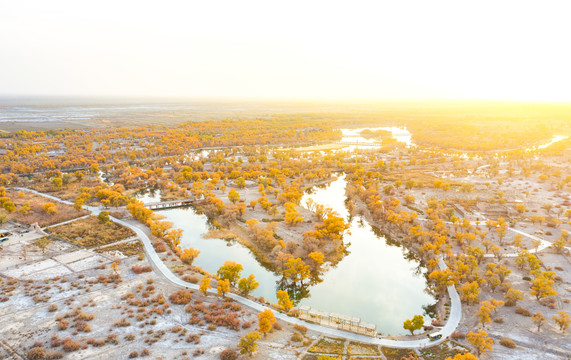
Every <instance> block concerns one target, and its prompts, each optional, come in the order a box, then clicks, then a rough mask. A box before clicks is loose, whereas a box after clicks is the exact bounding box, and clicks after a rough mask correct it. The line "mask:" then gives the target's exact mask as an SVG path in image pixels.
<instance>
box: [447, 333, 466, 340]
mask: <svg viewBox="0 0 571 360" xmlns="http://www.w3.org/2000/svg"><path fill="white" fill-rule="evenodd" d="M450 338H451V339H452V340H460V339H465V338H466V333H463V332H462V331H454V332H453V333H452V334H450Z"/></svg>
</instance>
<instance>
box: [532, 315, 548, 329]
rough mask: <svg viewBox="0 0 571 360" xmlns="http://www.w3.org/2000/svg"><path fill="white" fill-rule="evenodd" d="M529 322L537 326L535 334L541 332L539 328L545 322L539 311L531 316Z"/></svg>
mask: <svg viewBox="0 0 571 360" xmlns="http://www.w3.org/2000/svg"><path fill="white" fill-rule="evenodd" d="M531 320H532V321H533V323H534V324H535V325H536V326H537V332H539V331H540V330H541V326H542V325H543V324H545V322H546V321H547V320H546V319H545V316H543V313H542V312H541V311H539V312H536V313H535V314H533V316H532V317H531Z"/></svg>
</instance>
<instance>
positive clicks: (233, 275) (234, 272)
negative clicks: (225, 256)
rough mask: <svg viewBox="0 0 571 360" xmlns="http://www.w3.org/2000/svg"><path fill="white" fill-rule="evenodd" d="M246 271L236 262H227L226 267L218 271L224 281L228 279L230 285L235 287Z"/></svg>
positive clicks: (223, 266)
mask: <svg viewBox="0 0 571 360" xmlns="http://www.w3.org/2000/svg"><path fill="white" fill-rule="evenodd" d="M242 270H244V268H243V267H242V265H240V264H238V263H237V262H235V261H231V260H226V261H225V262H224V265H222V266H221V267H220V269H218V272H217V274H218V277H219V278H220V279H222V280H224V279H226V280H228V281H229V282H230V285H232V286H234V285H235V284H236V282H237V281H238V279H240V273H241V272H242Z"/></svg>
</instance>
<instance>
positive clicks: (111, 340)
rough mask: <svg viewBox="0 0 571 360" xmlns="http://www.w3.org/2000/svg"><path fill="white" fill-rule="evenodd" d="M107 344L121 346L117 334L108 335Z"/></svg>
mask: <svg viewBox="0 0 571 360" xmlns="http://www.w3.org/2000/svg"><path fill="white" fill-rule="evenodd" d="M105 342H106V343H107V344H114V345H117V344H119V340H117V335H116V334H109V335H107V337H106V338H105Z"/></svg>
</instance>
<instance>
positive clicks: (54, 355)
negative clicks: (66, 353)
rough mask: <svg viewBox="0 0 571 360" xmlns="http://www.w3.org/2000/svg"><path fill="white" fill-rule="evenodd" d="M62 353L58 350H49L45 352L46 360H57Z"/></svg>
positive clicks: (60, 357)
mask: <svg viewBox="0 0 571 360" xmlns="http://www.w3.org/2000/svg"><path fill="white" fill-rule="evenodd" d="M62 358H63V353H62V352H61V351H58V350H50V351H47V352H46V360H57V359H62Z"/></svg>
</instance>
